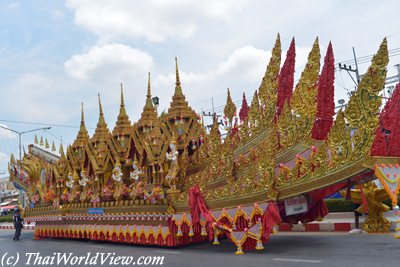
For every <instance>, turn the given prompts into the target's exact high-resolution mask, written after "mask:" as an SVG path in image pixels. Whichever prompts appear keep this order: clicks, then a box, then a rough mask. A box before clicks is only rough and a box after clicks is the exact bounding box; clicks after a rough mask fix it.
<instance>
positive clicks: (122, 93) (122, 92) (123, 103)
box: [121, 83, 125, 108]
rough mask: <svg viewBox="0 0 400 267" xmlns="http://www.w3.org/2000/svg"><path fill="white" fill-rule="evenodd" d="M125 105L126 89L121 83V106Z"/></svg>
mask: <svg viewBox="0 0 400 267" xmlns="http://www.w3.org/2000/svg"><path fill="white" fill-rule="evenodd" d="M122 107H125V101H124V89H123V86H122V83H121V108H122Z"/></svg>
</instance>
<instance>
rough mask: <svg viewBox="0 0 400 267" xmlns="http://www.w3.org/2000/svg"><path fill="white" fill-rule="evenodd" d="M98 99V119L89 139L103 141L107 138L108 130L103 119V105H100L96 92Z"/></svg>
mask: <svg viewBox="0 0 400 267" xmlns="http://www.w3.org/2000/svg"><path fill="white" fill-rule="evenodd" d="M98 99H99V114H100V115H99V121H98V122H97V127H96V130H95V132H94V134H93V137H92V139H91V141H92V142H94V143H97V142H103V143H105V142H106V140H107V139H108V136H109V134H110V131H109V130H108V127H107V123H106V120H105V119H104V113H103V107H102V105H101V100H100V94H98Z"/></svg>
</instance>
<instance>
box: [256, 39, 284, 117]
mask: <svg viewBox="0 0 400 267" xmlns="http://www.w3.org/2000/svg"><path fill="white" fill-rule="evenodd" d="M281 54H282V49H281V40H280V36H279V33H278V35H277V37H276V41H275V45H274V48H273V49H272V53H271V58H270V60H269V63H268V65H267V68H266V70H265V74H264V77H263V79H262V82H261V85H260V89H259V91H258V95H259V97H260V104H261V107H262V109H263V111H264V119H263V121H265V122H266V123H270V122H272V120H273V119H274V117H275V113H276V101H277V89H278V75H279V70H280V65H281Z"/></svg>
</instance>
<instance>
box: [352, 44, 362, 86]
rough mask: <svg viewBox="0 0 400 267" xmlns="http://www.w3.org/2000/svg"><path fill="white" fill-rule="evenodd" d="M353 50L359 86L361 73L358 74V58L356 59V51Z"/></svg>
mask: <svg viewBox="0 0 400 267" xmlns="http://www.w3.org/2000/svg"><path fill="white" fill-rule="evenodd" d="M352 48H353V56H354V64H356V78H357V85H358V84H359V83H360V80H361V79H360V73H359V72H358V64H357V57H356V50H355V49H354V46H353V47H352Z"/></svg>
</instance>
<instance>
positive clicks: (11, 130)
mask: <svg viewBox="0 0 400 267" xmlns="http://www.w3.org/2000/svg"><path fill="white" fill-rule="evenodd" d="M0 128H3V129H5V130H8V131H10V132H14V133H16V134H18V141H19V146H18V148H19V161H20V162H21V161H22V155H21V151H22V145H21V137H22V135H23V134H26V133H30V132H35V131H41V130H50V129H51V127H42V128H37V129H33V130H29V131H23V132H19V131H17V130H13V129H10V128H7V127H4V126H2V125H0Z"/></svg>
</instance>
